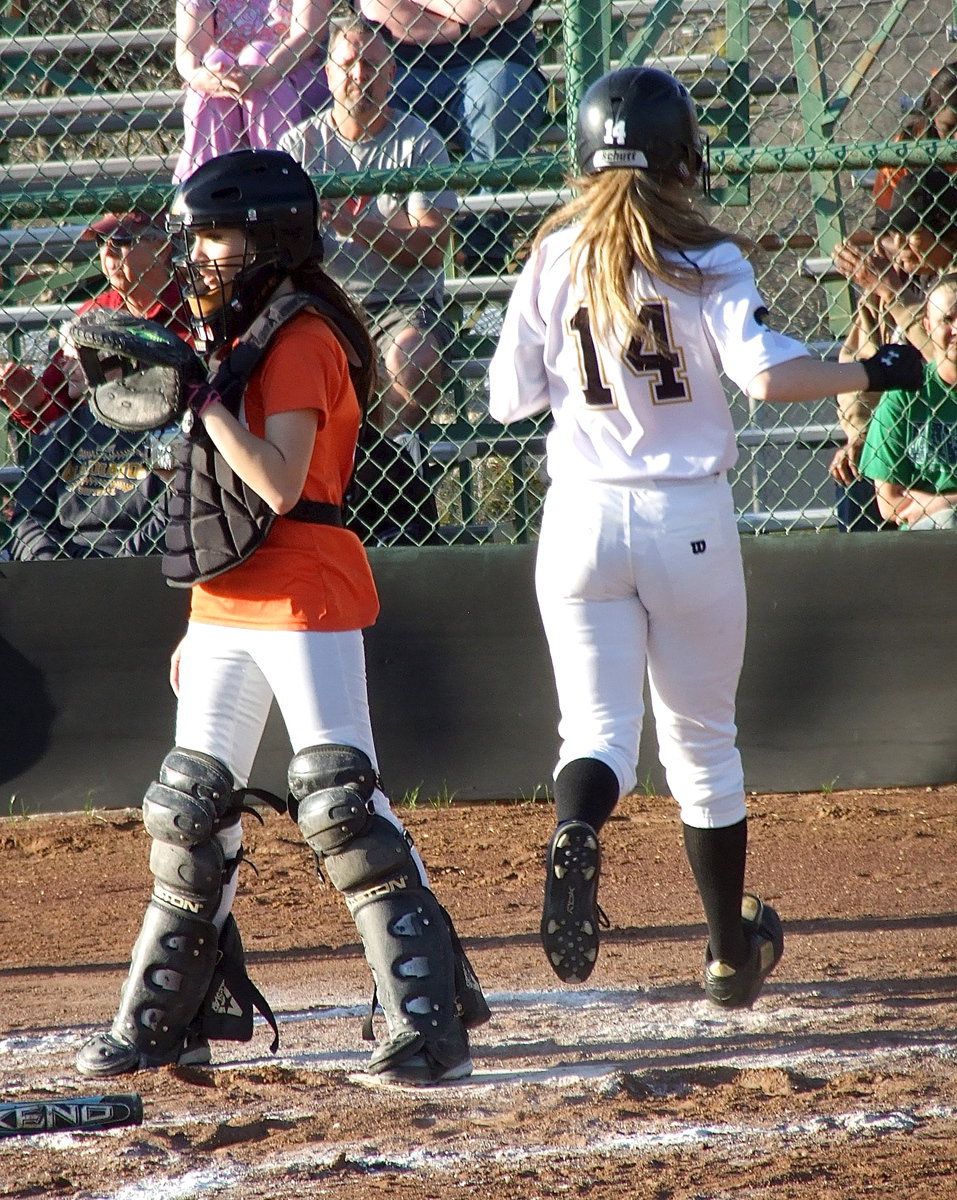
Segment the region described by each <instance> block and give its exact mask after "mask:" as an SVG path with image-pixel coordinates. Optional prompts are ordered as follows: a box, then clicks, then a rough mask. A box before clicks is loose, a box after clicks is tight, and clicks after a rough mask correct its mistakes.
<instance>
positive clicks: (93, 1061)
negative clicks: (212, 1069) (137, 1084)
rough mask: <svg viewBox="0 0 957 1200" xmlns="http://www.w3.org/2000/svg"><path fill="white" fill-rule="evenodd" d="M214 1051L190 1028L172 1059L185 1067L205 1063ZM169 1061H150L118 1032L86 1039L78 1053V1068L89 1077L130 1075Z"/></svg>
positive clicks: (99, 1034)
mask: <svg viewBox="0 0 957 1200" xmlns="http://www.w3.org/2000/svg"><path fill="white" fill-rule="evenodd" d="M211 1058H212V1055H211V1053H210V1049H209V1042H208V1041H207V1040H206V1038H205V1037H203V1036H202V1034H196V1033H193V1032H192V1031H190V1032H189V1033H187V1035H186V1038H185V1040H184V1042H183V1045H182V1047H181V1048H180V1049H179V1050H178V1051H177V1052H176V1053H175V1054H174V1055H173V1056H172V1057H171V1058H170V1059H169V1060H168V1062H174V1063H177V1064H178V1065H179V1066H181V1067H198V1066H205V1065H206V1064H207V1063H209V1062H210V1060H211ZM163 1065H166V1064H164V1063H160V1062H157V1061H155V1060H154V1061H150V1060H149V1059H147V1058H145V1057H144V1056H143V1055H141V1054H140V1052H139V1050H137V1048H136V1047H135V1046H134V1045H133V1044H132V1043H131V1042H128V1041H127V1040H126V1039H125V1038H122V1037H117V1036H116V1035H115V1034H114V1033H98V1034H96V1035H95V1036H94V1037H91V1038H90V1039H89V1041H86V1042H84V1043H83V1045H82V1046H81V1047H80V1049H79V1050H78V1051H77V1055H76V1069H77V1071H79V1073H80V1074H81V1075H85V1076H87V1078H89V1079H107V1078H109V1077H110V1076H111V1075H129V1074H131V1073H132V1072H134V1071H140V1070H147V1069H149V1068H150V1067H157V1066H163Z"/></svg>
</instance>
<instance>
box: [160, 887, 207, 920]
mask: <svg viewBox="0 0 957 1200" xmlns="http://www.w3.org/2000/svg"><path fill="white" fill-rule="evenodd" d="M153 894H154V895H155V896H156V899H157V900H162V901H164V902H165V903H166V904H171V905H172V906H173V908H181V909H182V910H183V911H184V912H190V913H198V912H201V911H202V908H203V902H202V901H201V900H187V899H186V897H185V896H178V895H177V894H176V893H175V892H171V891H170V890H169V888H166V887H163V885H162V884H161V883H159V882H156V883H154V884H153Z"/></svg>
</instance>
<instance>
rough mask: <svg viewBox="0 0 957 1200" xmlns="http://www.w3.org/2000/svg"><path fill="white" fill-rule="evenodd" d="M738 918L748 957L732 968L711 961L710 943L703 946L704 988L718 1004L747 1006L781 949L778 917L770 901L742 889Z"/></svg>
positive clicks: (753, 1000) (719, 1005) (782, 932)
mask: <svg viewBox="0 0 957 1200" xmlns="http://www.w3.org/2000/svg"><path fill="white" fill-rule="evenodd" d="M741 920H742V922H743V924H744V932H745V937H746V938H747V939H748V942H749V943H750V946H751V957H750V958H749V959H748V961H747V962H746V963H745V965H744V966H743V967H738V969H737V970H735V969H734V967H731V966H729V965H728V964H727V963H724V962H720V961H712V959H711V947H710V945H709V946H708V947H707V948H706V949H705V968H704V990H705V992H706V993H707V996H708V999H709V1000H710V1001H711V1003H712V1004H716V1005H717V1006H718V1008H750V1007H751V1005H752V1004H753V1003H754V1002H755V1000H757V998H758V996H759V995H760V993H761V989H762V988H763V987H764V981H765V979H767V977H768V976H769V975H770V974H771V972H772V971H773V970H774V968H775V967H776V966H777V965H778V963H779V962H780V961H781V955H782V954H783V953H784V930H783V929H782V928H781V918H780V917H779V916H778V914H777V913H776V912H775V910H774V909H773V908H772V907H771V906H770V904H765V903H763V901H761V900H760V899H759V898H758V897H757V896H753V895H752V894H751V893H750V892H745V894H744V897H743V898H742V900H741Z"/></svg>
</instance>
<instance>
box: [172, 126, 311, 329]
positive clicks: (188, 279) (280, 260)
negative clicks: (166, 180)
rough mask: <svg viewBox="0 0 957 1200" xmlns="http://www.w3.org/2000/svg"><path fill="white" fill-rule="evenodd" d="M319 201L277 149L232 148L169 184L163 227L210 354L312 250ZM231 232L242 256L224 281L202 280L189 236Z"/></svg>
mask: <svg viewBox="0 0 957 1200" xmlns="http://www.w3.org/2000/svg"><path fill="white" fill-rule="evenodd" d="M318 214H319V201H318V198H317V196H316V189H315V188H314V187H313V185H312V180H311V179H310V178H309V176H308V175H307V174H306V172H305V171H304V170H303V169H302V167H301V166H300V165H299V163H297V162H296V160H295V159H294V158H292V157H291V156H290V155H288V154H285V153H283V152H282V151H280V150H235V151H233V152H232V153H231V154H221V155H219V156H218V157H217V158H212V159H210V160H209V161H208V162H205V163H203V164H202V165H201V166H199V167H197V168H196V170H195V171H194V172H193V174H192V175H190V176H189V178H188V179H185V180H183V182H182V183H181V184H180V185H179V187H178V188H177V189H176V193H175V195H174V196H173V202H172V204H171V205H170V211H169V216H168V217H167V221H166V225H167V229H168V230H169V233H170V235H171V236H172V237H173V238H174V239H176V241H177V242H178V253H177V255H176V257H175V258H174V260H173V261H174V266H175V267H176V273H177V278H178V281H179V284H180V288H181V290H182V292H183V296H184V299H185V300H186V303H187V304H188V306H189V308H190V311H191V312H192V314H193V317H194V319H195V321H196V324H197V330H196V333H197V338H198V339H199V340H201V341H202V342H203V344H204V349H205V350H207V351H211V350H213V349H216V348H217V347H218V346H221V345H223V344H224V342H226V341H227V340H231V339H232V338H234V337H236V336H238V335H239V334H240V333H242V332H243V330H244V329H246V328H247V326H248V325H249V323H250V322H251V321H252V319H253V318H254V317H255V316H256V315H257V313H258V312H259V310H260V308H261V307H262V305H263V303H264V302H265V300H266V299H267V297H268V296H269V294H270V293H271V292H272V291H273V290H274V288H275V287H276V285H277V284H278V283H279V282H280V280H281V279H282V278H283V276H284V275H286V274H287V273H288V272H289V271H292V270H295V268H296V267H299V266H301V265H302V264H303V263H304V262H305V260H306V259H307V258H308V257H309V255H310V254H311V253H312V252H313V249H314V246H315V244H316V238H317V221H318ZM217 229H238V230H240V231H241V232H242V233H243V234H244V235H245V246H244V250H243V253H242V257H241V259H239V258H236V259H234V260H233V262H232V263H231V264H230V265H232V266H235V267H237V268H238V269H237V271H236V273H235V274H234V275H233V276H232V278H231V279H229V280H225V281H224V280H223V279H220V281H219V286H218V287H217V286H210V285H209V284H208V283H204V282H203V280H202V278H201V276H200V275H199V273H198V271H197V270H196V264H194V263H193V262H191V260H190V254H189V240H190V235H191V233H195V232H198V231H199V232H209V231H212V230H217Z"/></svg>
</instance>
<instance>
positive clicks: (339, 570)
mask: <svg viewBox="0 0 957 1200" xmlns="http://www.w3.org/2000/svg"><path fill="white" fill-rule="evenodd" d="M243 404H244V410H245V420H246V425H247V426H248V428H249V430H250V432H251V433H254V434H255V435H256V436H257V437H264V436H265V427H266V418H267V417H268V416H271V415H272V414H274V413H280V412H293V411H296V410H299V409H316V410H317V411H318V413H319V426H318V429H317V432H316V441H315V445H314V446H313V450H312V459H311V461H310V463H309V471H308V474H307V475H306V482H305V486H304V487H303V492H302V494H303V497H304V498H306V499H308V500H318V501H326V502H329V503H332V504H341V503H342V500H343V495H344V493H345V489H346V487H347V485H348V482H349V477H350V475H351V474H352V463H353V457H354V455H355V445H356V438H357V436H358V432H359V420H360V411H359V402H358V400H357V399H356V394H355V389H354V388H353V386H352V381H351V379H350V378H349V364H348V362H347V360H346V355H345V352H344V350H343V349H342V346H341V345H340V344H339V341H338V339H337V337H336V335H335V334H334V333H333V332H332V330H331V329H330V328H329V326H328V325H327V323H326V322H325V321H324V320H323V319H322V318H321V317H319V316H316V315H315V314H314V313H309V312H304V313H300V314H298V315H297V316H296V317H294V318H293V319H292V320H291V321H290V322H289V323H288V324H286V325H284V326H283V328H282V329H280V330H279V332H278V333H277V334H276V336H275V338H274V340H273V343H272V345H271V346H270V348H269V351H268V353H267V355H266V358H265V361H264V362H263V363H262V364H261V366H260V367H259V368H258V370H257V371H256V372H255V374H254V375H253V376H252V378H251V379H250V381H249V383H248V385H247V387H246V393H245V396H244V400H243ZM378 612H379V599H378V596H377V594H376V589H375V583H374V581H373V578H372V571H371V569H370V567H369V561H368V559H367V558H366V553H365V550H364V549H363V548H362V543H361V542H360V541H359V539H358V538H357V537H356V535H355V534H354V533H352V532H351V531H350V530H348V529H340V528H337V527H336V526H333V525H312V524H308V523H307V522H304V521H294V520H291V519H289V518H287V517H277V518H276V520H275V522H274V523H273V527H272V529H271V530H270V531H269V535H268V536H267V538H266V540H265V541H264V542H263V544H262V545H261V546H260V547H259V548H258V549H257V550H256V551H255V552H254V553H253V554H252V555H251V557H250V558H248V559H247V560H246V562H244V563H240V564H239V566H236V567H233V568H232V569H231V570H229V571H225V572H224V573H223V574H222V575H218V576H216V577H215V578H214V579H210V580H208V581H207V582H206V583H199V584H196V585H195V586H194V587H193V589H192V604H191V611H190V620H192V621H200V622H205V623H206V624H211V625H234V626H240V627H242V628H244V629H309V630H327V631H342V630H347V629H362V628H364V627H365V626H367V625H371V624H372V623H373V622H374V621H375V619H376V617H377V615H378Z"/></svg>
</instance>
